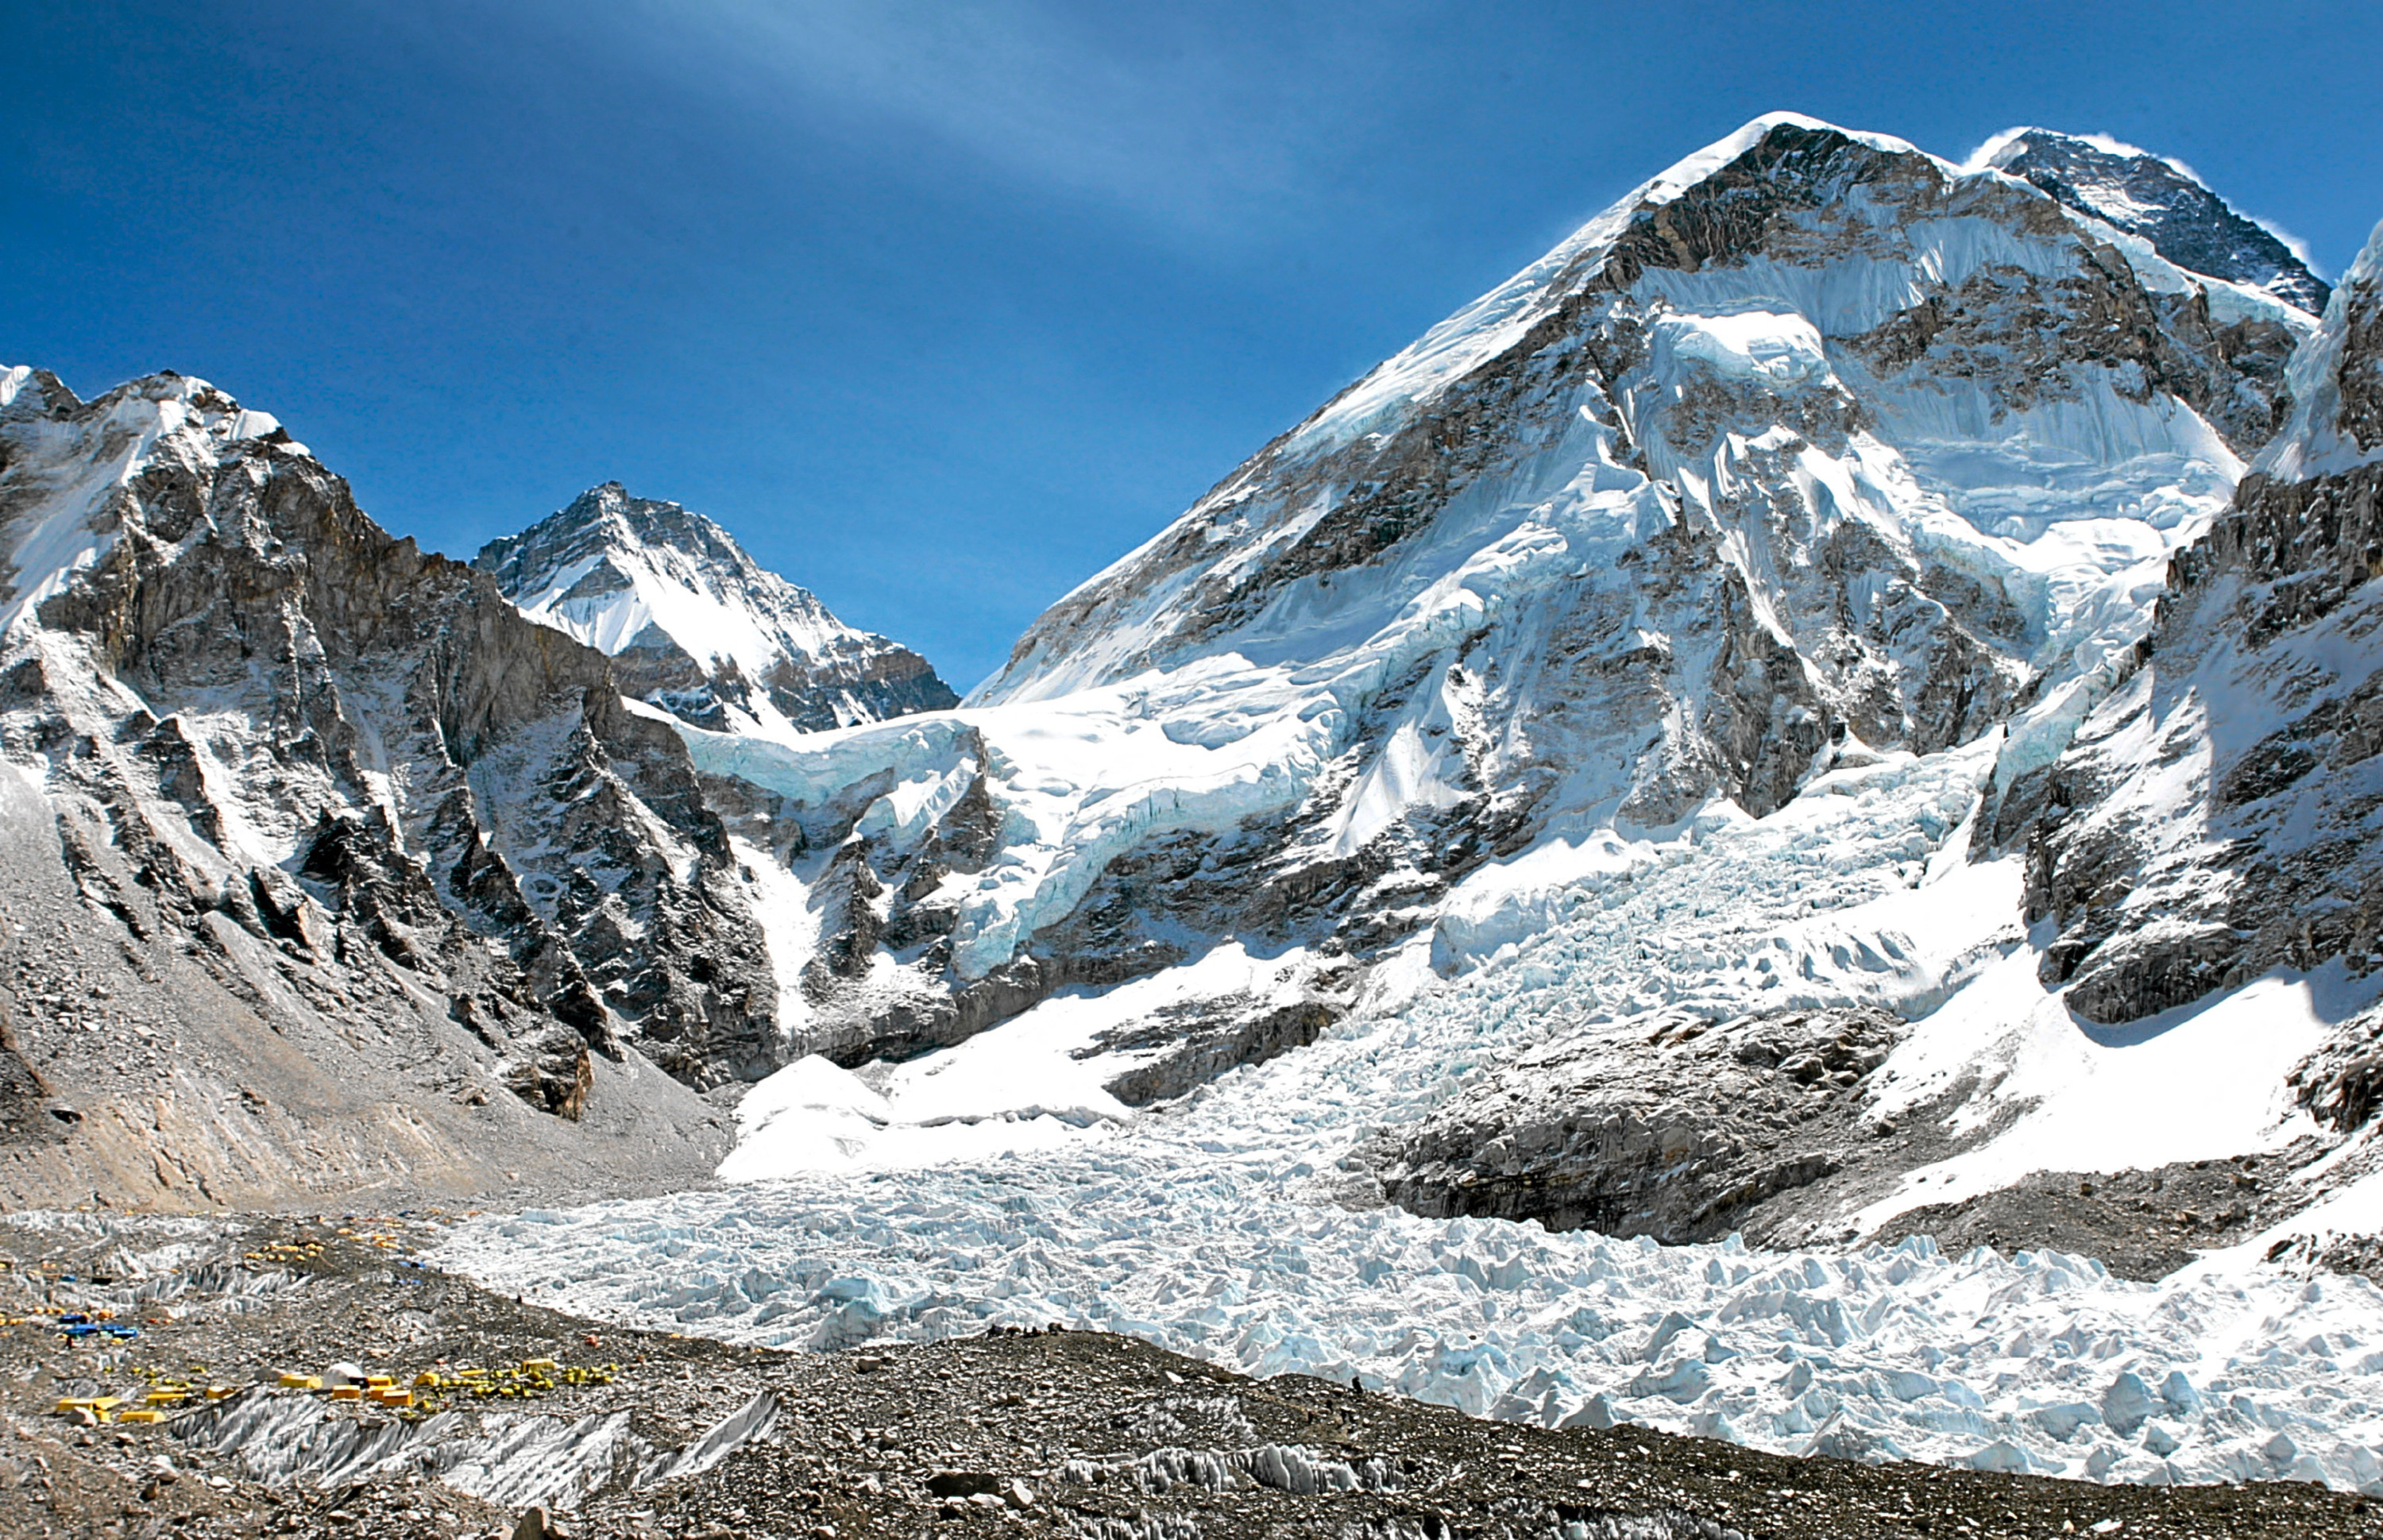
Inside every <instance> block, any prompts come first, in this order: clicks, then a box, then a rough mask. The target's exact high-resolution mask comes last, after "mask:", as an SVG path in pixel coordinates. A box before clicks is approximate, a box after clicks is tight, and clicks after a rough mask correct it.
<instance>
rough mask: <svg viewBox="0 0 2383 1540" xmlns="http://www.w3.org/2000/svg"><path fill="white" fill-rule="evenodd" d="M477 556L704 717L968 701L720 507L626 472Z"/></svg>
mask: <svg viewBox="0 0 2383 1540" xmlns="http://www.w3.org/2000/svg"><path fill="white" fill-rule="evenodd" d="M472 565H473V566H475V567H476V568H478V569H479V570H480V571H482V572H485V573H489V574H491V575H492V576H494V577H495V578H496V580H497V585H498V586H499V587H500V589H502V590H503V592H504V595H505V597H506V598H510V599H512V601H513V602H514V603H515V604H516V605H518V606H520V608H521V610H522V611H523V613H525V614H526V615H528V616H529V617H530V618H531V619H532V620H535V621H537V622H540V623H541V624H545V625H550V626H552V627H554V628H555V629H557V630H559V631H562V632H564V633H566V634H570V635H572V636H575V637H577V638H578V639H579V640H580V641H583V642H586V644H588V645H589V646H590V647H595V648H596V649H597V650H598V651H599V652H602V653H604V654H605V655H606V656H608V657H610V658H611V659H612V672H613V676H614V678H616V679H617V680H618V681H619V682H620V685H621V688H622V689H623V690H624V691H626V692H627V693H628V694H629V695H631V696H636V698H637V699H639V700H643V701H646V702H648V703H649V704H652V705H655V706H659V707H661V708H662V709H663V710H666V711H668V712H670V713H671V714H672V715H673V716H675V717H677V718H679V719H680V720H681V721H687V722H691V723H693V724H695V725H696V726H698V727H707V728H712V729H715V730H727V731H761V732H768V731H772V730H793V731H800V732H810V731H816V730H820V729H823V728H832V727H850V726H853V725H855V724H858V723H861V722H872V721H884V720H886V719H887V718H889V717H898V716H904V715H907V714H908V713H910V712H913V711H933V710H940V709H942V708H945V707H949V706H957V705H958V704H959V696H957V695H954V694H953V693H952V691H951V688H950V687H949V686H948V685H946V684H945V683H944V682H943V681H942V680H941V679H938V678H937V677H935V671H934V670H933V669H932V668H931V667H929V666H928V663H927V660H926V659H923V658H921V657H920V656H919V655H918V654H917V653H915V652H912V651H911V650H910V649H909V648H908V647H900V646H897V645H896V644H895V643H893V642H890V641H888V640H886V639H885V638H884V637H883V636H878V635H874V634H870V633H869V632H865V631H856V630H854V629H853V628H852V627H850V626H848V625H846V624H845V623H844V622H842V621H839V620H837V619H836V618H835V616H833V614H831V613H829V611H828V609H827V606H825V605H823V604H821V602H820V601H819V600H818V599H817V598H814V597H813V596H812V595H811V594H809V593H808V592H807V591H805V590H803V589H801V588H797V587H796V586H795V585H793V584H791V583H789V582H787V581H786V580H785V579H784V578H782V577H780V576H779V575H778V574H777V573H772V572H769V571H767V570H765V569H763V568H762V567H760V566H759V565H757V564H756V563H755V562H754V561H753V559H752V558H751V557H750V556H747V554H746V553H745V550H744V548H742V547H740V546H738V545H737V544H736V542H735V540H734V539H732V538H730V536H729V535H728V532H727V531H725V530H723V529H722V528H721V527H720V526H719V525H718V524H713V523H712V522H711V521H710V519H707V518H705V517H703V516H702V515H701V514H698V513H690V512H688V511H686V510H685V509H684V508H681V507H680V506H679V505H678V504H676V503H674V502H656V501H654V500H652V499H648V498H633V497H631V496H630V495H629V494H628V493H627V492H626V491H625V490H624V488H623V487H621V485H620V483H618V482H606V483H605V484H604V485H603V486H601V487H592V488H590V489H589V490H587V491H586V492H583V493H582V494H580V496H579V497H578V498H577V499H575V500H574V502H573V503H572V504H571V506H570V507H568V508H566V509H563V510H562V511H561V512H559V513H556V514H553V515H552V516H550V517H549V518H547V519H545V520H543V521H541V522H540V523H538V524H535V525H533V526H531V527H530V528H529V529H527V530H525V531H524V532H522V533H521V534H519V535H515V536H508V537H506V538H504V539H501V540H492V541H490V542H489V543H488V545H487V546H486V547H484V548H482V549H481V551H480V554H479V555H478V556H476V557H475V558H474V559H473V561H472Z"/></svg>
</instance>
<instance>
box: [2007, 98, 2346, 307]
mask: <svg viewBox="0 0 2383 1540" xmlns="http://www.w3.org/2000/svg"><path fill="white" fill-rule="evenodd" d="M1977 159H1978V162H1979V163H1980V164H1981V165H1984V166H1993V167H1994V169H1995V170H1997V171H2003V172H2006V173H2008V174H2009V175H2011V176H2014V177H2018V178H2020V179H2024V180H2026V181H2028V182H2030V183H2031V184H2033V185H2034V186H2036V187H2039V188H2041V189H2043V191H2045V192H2048V193H2050V194H2051V195H2052V196H2053V197H2055V198H2057V199H2059V200H2060V201H2061V202H2062V203H2066V204H2068V206H2069V207H2070V208H2073V209H2076V210H2078V211H2079V212H2080V213H2082V214H2088V215H2091V216H2093V217H2094V218H2096V219H2101V220H2104V221H2105V222H2107V223H2108V224H2110V225H2111V226H2113V227H2115V228H2118V229H2121V230H2124V231H2126V232H2127V233H2128V234H2130V235H2139V236H2141V237H2142V238H2143V239H2144V240H2148V241H2150V242H2151V243H2152V246H2153V248H2154V249H2155V251H2157V252H2158V253H2159V254H2160V255H2162V256H2164V257H2166V258H2167V259H2168V260H2169V261H2170V262H2173V263H2175V264H2176V265H2178V266H2179V267H2187V268H2191V269H2192V271H2193V272H2196V273H2206V274H2208V275H2209V276H2210V277H2215V278H2225V279H2228V280H2229V281H2231V282H2234V283H2241V284H2247V285H2249V286H2250V287H2252V288H2253V289H2259V290H2265V291H2266V292H2267V293H2270V294H2273V295H2274V296H2275V297H2276V298H2278V299H2279V300H2282V301H2283V302H2285V303H2287V304H2291V305H2297V306H2299V307H2300V308H2301V309H2302V310H2304V311H2307V312H2308V313H2309V314H2312V315H2314V314H2319V313H2321V312H2323V311H2324V309H2325V303H2326V301H2327V298H2328V297H2330V296H2331V294H2332V292H2333V290H2332V289H2331V287H2330V286H2328V285H2327V283H2326V281H2325V280H2324V279H2323V278H2320V277H2317V276H2316V274H2315V273H2314V272H2311V271H2310V270H2309V265H2308V264H2307V262H2306V261H2304V260H2303V258H2302V256H2301V254H2300V253H2298V252H2296V251H2294V250H2292V248H2291V247H2290V246H2288V245H2286V244H2285V243H2284V241H2283V240H2281V239H2280V238H2279V237H2278V236H2277V235H2276V234H2275V232H2273V231H2272V230H2269V229H2268V228H2266V227H2265V226H2263V225H2261V224H2259V223H2258V222H2257V221H2256V220H2253V219H2247V218H2245V217H2243V216H2241V215H2240V214H2237V213H2236V212H2235V211H2234V210H2233V209H2231V208H2229V207H2228V206H2227V204H2226V201H2225V200H2224V199H2222V198H2220V197H2218V196H2217V194H2216V193H2215V192H2213V191H2210V190H2209V188H2208V187H2207V186H2206V185H2204V183H2203V182H2202V180H2201V179H2200V178H2198V177H2196V176H2194V175H2193V174H2192V172H2191V171H2190V170H2188V169H2187V168H2185V167H2184V166H2180V165H2179V164H2178V163H2176V162H2174V161H2170V160H2165V159H2162V158H2161V157H2160V156H2158V155H2155V154H2151V153H2150V152H2148V151H2144V150H2138V149H2136V148H2135V147H2134V146H2133V145H2131V144H2121V143H2118V142H2117V141H2115V140H2110V139H2105V138H2103V137H2101V136H2098V135H2081V134H2064V133H2056V132H2052V131H2050V130H2047V129H2010V130H2008V131H2007V132H2005V133H2002V134H1998V135H1996V136H1995V137H1994V141H1993V142H1991V143H1989V144H1988V145H1987V146H1986V147H1985V149H1984V150H1983V151H1982V153H1981V154H1979V156H1978V157H1977Z"/></svg>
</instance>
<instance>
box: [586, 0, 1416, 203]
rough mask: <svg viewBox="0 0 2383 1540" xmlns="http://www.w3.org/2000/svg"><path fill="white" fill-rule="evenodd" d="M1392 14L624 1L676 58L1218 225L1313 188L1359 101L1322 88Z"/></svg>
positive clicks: (1097, 192) (1367, 56) (1061, 186)
mask: <svg viewBox="0 0 2383 1540" xmlns="http://www.w3.org/2000/svg"><path fill="white" fill-rule="evenodd" d="M1400 11H1401V6H1396V5H1392V6H1372V7H1369V8H1368V10H1367V11H1366V12H1365V15H1364V25H1362V26H1361V25H1357V24H1356V23H1355V18H1353V17H1352V18H1349V19H1348V20H1346V21H1344V20H1343V19H1340V18H1338V17H1337V16H1336V14H1335V13H1333V12H1332V11H1330V10H1323V11H1317V10H1310V11H1307V12H1304V13H1302V14H1298V15H1293V14H1289V13H1285V14H1283V15H1280V16H1278V17H1274V18H1269V19H1266V20H1264V21H1262V22H1241V23H1229V22H1228V21H1226V20H1224V19H1221V18H1216V17H1214V16H1213V15H1210V16H1199V15H1192V14H1189V13H1177V12H1170V11H1168V10H1167V9H1165V8H1159V7H1153V8H1150V9H1148V10H1142V9H1141V8H1139V7H1117V8H1116V9H1114V10H1106V11H1104V10H1101V9H1090V10H1086V9H1071V8H1068V7H1065V6H1057V5H1053V4H1048V3H1039V0H1024V3H1017V4H1010V5H1006V6H973V5H953V4H948V3H945V4H935V3H929V0H693V3H689V0H676V3H672V0H646V4H645V5H644V6H642V7H641V8H640V10H639V11H638V12H637V13H635V14H636V15H637V16H638V18H639V23H638V26H637V28H636V30H637V31H648V32H649V33H651V34H652V35H655V36H658V37H659V36H664V35H666V36H667V40H668V41H667V46H666V48H665V49H664V50H662V52H665V53H668V54H672V55H675V56H676V58H677V60H678V62H679V64H680V67H681V68H683V69H685V70H691V71H696V72H706V71H717V72H718V74H719V76H720V78H722V79H727V78H731V77H735V78H740V79H742V80H745V81H746V82H747V84H748V85H749V86H754V87H759V89H761V90H762V91H763V92H765V93H766V92H773V91H774V92H780V93H792V95H793V96H795V97H796V98H799V99H801V100H802V101H804V102H806V103H808V104H810V105H825V106H827V107H829V108H831V109H832V110H835V111H839V112H841V113H844V114H847V115H850V116H851V117H854V118H855V119H857V120H859V121H861V122H862V123H863V125H864V126H867V125H869V124H871V123H873V124H877V125H883V126H884V127H887V128H892V129H906V130H909V131H915V132H923V133H926V134H929V135H932V136H933V137H934V138H936V139H938V140H940V141H942V142H945V143H947V144H948V145H950V146H952V147H954V148H956V149H957V150H959V151H961V152H963V153H965V154H970V155H973V156H975V157H977V158H979V159H980V160H982V162H984V163H985V164H986V165H987V166H990V167H993V168H995V169H997V170H998V171H1000V172H1002V173H1004V174H1006V175H1008V176H1012V177H1015V178H1018V179H1020V180H1021V181H1023V182H1026V183H1029V184H1031V185H1033V186H1036V187H1039V188H1044V189H1050V190H1056V191H1064V192H1069V193H1075V194H1079V195H1083V196H1088V197H1092V198H1096V199H1099V200H1103V201H1105V202H1108V203H1114V204H1116V205H1119V206H1121V207H1123V208H1126V209H1129V210H1130V211H1133V212H1135V213H1137V214H1140V215H1143V216H1152V217H1155V218H1157V219H1160V220H1163V221H1166V222H1167V223H1169V224H1173V225H1180V226H1188V227H1194V228H1208V229H1211V230H1212V231H1221V230H1222V229H1223V228H1229V227H1232V226H1236V225H1239V224H1241V223H1243V222H1244V221H1245V219H1246V218H1247V216H1251V215H1253V214H1268V215H1272V214H1278V213H1279V211H1280V209H1281V207H1282V206H1283V205H1284V204H1285V203H1289V202H1293V201H1296V200H1299V199H1301V198H1303V197H1306V196H1309V195H1311V194H1312V193H1314V192H1315V191H1317V190H1318V189H1319V188H1321V187H1323V186H1324V185H1326V184H1327V183H1328V182H1329V181H1330V179H1331V167H1332V166H1333V164H1334V163H1335V161H1336V158H1337V157H1339V156H1341V155H1343V154H1346V153H1347V152H1348V146H1349V140H1350V130H1351V129H1352V128H1354V127H1358V126H1359V125H1357V124H1352V122H1351V120H1350V119H1351V117H1352V111H1356V112H1362V110H1363V108H1362V105H1356V106H1352V96H1353V95H1355V94H1356V93H1353V92H1347V91H1345V90H1338V89H1335V87H1336V84H1345V83H1347V82H1349V81H1350V80H1351V79H1352V76H1362V75H1364V73H1365V72H1366V71H1367V69H1368V68H1369V66H1370V65H1372V64H1375V63H1377V62H1378V61H1379V59H1380V57H1381V55H1380V54H1379V52H1378V49H1379V44H1380V43H1381V42H1382V41H1386V39H1385V33H1386V31H1392V30H1394V29H1392V28H1388V27H1386V26H1385V23H1386V21H1393V20H1395V18H1396V16H1397V15H1398V14H1399V12H1400ZM616 14H617V13H616ZM1260 14H1261V15H1263V14H1264V13H1260ZM1129 18H1131V19H1129ZM1253 27H1263V28H1264V29H1265V30H1266V34H1267V35H1266V36H1264V37H1263V38H1256V39H1253V38H1252V37H1251V36H1250V32H1251V31H1252V30H1253ZM1253 45H1254V46H1253ZM658 56H659V55H658ZM1253 57H1259V58H1263V59H1264V60H1265V63H1264V65H1263V67H1258V68H1253V62H1252V61H1253Z"/></svg>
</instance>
